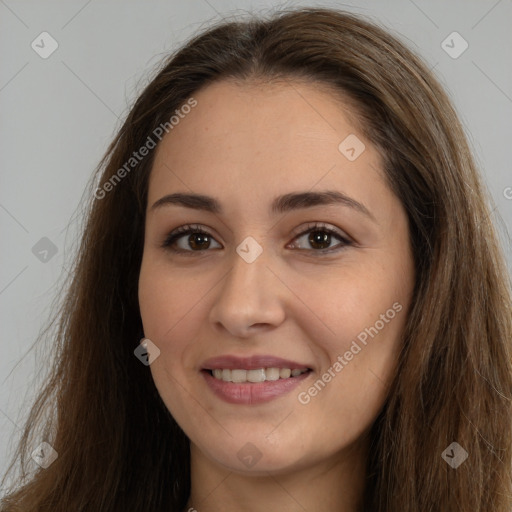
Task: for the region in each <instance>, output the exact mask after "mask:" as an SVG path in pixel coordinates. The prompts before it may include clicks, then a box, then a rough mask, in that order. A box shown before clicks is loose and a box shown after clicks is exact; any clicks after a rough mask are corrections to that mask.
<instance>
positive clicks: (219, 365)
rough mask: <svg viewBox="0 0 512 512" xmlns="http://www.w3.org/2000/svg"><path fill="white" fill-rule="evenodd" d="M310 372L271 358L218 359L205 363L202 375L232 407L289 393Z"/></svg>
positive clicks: (298, 366)
mask: <svg viewBox="0 0 512 512" xmlns="http://www.w3.org/2000/svg"><path fill="white" fill-rule="evenodd" d="M312 372H313V369H312V368H311V367H309V366H308V365H307V364H302V363H297V362H295V361H289V360H285V359H281V358H277V357H274V356H252V357H235V356H221V357H217V358H214V359H209V360H208V361H205V363H204V364H203V367H202V368H201V373H202V374H203V377H204V379H205V381H206V383H207V384H208V386H209V388H210V389H211V390H212V391H213V392H214V394H215V395H216V396H217V397H219V398H221V399H222V400H224V401H226V402H228V403H231V404H245V405H248V404H258V403H262V402H268V401H270V400H273V399H275V398H278V397H280V396H283V395H285V394H287V393H289V392H290V391H291V390H292V389H293V388H295V387H296V386H298V385H299V383H300V382H302V381H303V380H304V379H306V378H307V377H309V375H310V374H311V373H312Z"/></svg>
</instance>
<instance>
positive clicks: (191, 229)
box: [162, 222, 353, 256]
mask: <svg viewBox="0 0 512 512" xmlns="http://www.w3.org/2000/svg"><path fill="white" fill-rule="evenodd" d="M313 231H320V232H325V233H328V234H329V235H332V236H334V237H336V238H337V239H338V240H339V241H340V242H339V244H338V245H336V246H334V247H330V248H327V249H299V250H300V251H309V252H314V253H320V254H326V253H332V252H338V251H340V250H343V249H344V248H345V247H348V246H351V245H353V242H352V241H351V240H349V239H348V238H346V237H345V236H343V235H342V234H341V233H340V232H338V231H337V230H335V229H334V228H331V227H329V226H327V225H325V224H323V223H321V222H314V223H311V224H308V225H307V227H306V229H304V230H302V231H300V232H299V233H297V234H294V235H293V240H294V241H295V240H297V239H298V238H300V237H302V236H304V235H306V234H307V233H310V232H313ZM191 234H202V235H207V236H209V237H211V238H213V236H212V235H211V234H210V233H209V232H208V231H206V230H205V229H203V228H202V227H201V226H200V225H191V224H186V225H184V226H180V227H179V228H176V229H175V230H174V231H172V232H171V233H169V235H168V236H167V237H166V238H165V240H164V241H163V243H162V248H164V249H167V250H170V251H172V252H174V253H179V254H185V255H187V256H193V255H194V254H198V253H204V252H206V251H208V250H209V249H203V250H198V251H195V250H192V249H191V250H184V249H176V248H173V247H172V245H173V244H174V243H175V242H176V241H177V240H179V239H180V238H182V237H184V236H185V235H191ZM217 243H219V242H217Z"/></svg>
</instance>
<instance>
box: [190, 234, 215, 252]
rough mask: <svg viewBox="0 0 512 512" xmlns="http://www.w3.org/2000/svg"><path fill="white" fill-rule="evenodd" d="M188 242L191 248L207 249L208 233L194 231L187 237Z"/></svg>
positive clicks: (208, 244)
mask: <svg viewBox="0 0 512 512" xmlns="http://www.w3.org/2000/svg"><path fill="white" fill-rule="evenodd" d="M188 243H189V244H190V247H192V249H198V250H201V249H208V247H209V246H210V240H209V239H208V235H204V234H202V233H194V234H192V235H190V236H189V237H188Z"/></svg>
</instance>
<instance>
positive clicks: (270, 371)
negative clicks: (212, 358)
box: [204, 367, 311, 384]
mask: <svg viewBox="0 0 512 512" xmlns="http://www.w3.org/2000/svg"><path fill="white" fill-rule="evenodd" d="M204 371H206V372H209V373H210V375H211V376H212V377H214V378H215V379H217V380H222V381H224V382H234V383H236V384H241V383H245V382H253V383H256V382H275V381H276V380H280V379H290V378H294V377H298V376H299V375H302V374H303V373H307V372H310V371H311V369H310V368H294V369H293V370H292V369H291V368H277V367H274V368H257V369H253V370H247V369H241V368H235V369H230V368H215V369H211V370H204Z"/></svg>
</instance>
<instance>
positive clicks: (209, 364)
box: [202, 355, 310, 370]
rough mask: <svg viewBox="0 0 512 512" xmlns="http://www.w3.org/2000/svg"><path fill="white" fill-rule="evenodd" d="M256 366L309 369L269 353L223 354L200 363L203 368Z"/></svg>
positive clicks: (235, 368) (306, 366)
mask: <svg viewBox="0 0 512 512" xmlns="http://www.w3.org/2000/svg"><path fill="white" fill-rule="evenodd" d="M258 368H290V370H294V369H304V368H307V369H310V367H309V366H308V365H307V364H302V363H297V362H296V361H291V360H289V359H282V358H281V357H275V356H270V355H254V356H248V357H237V356H232V355H223V356H218V357H212V358H211V359H207V360H206V361H205V362H204V363H203V364H202V369H203V370H215V369H229V370H237V369H240V370H257V369H258Z"/></svg>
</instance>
